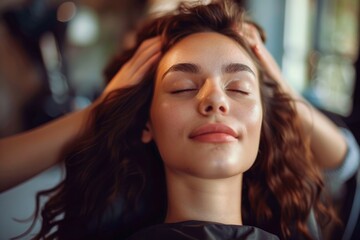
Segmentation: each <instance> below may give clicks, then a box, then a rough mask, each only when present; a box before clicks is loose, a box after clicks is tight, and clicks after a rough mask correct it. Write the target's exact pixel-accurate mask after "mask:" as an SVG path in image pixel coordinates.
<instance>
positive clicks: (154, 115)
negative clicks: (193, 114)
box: [150, 99, 190, 142]
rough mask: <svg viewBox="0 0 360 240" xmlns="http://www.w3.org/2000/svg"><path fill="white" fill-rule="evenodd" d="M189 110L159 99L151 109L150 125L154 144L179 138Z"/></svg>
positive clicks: (182, 105)
mask: <svg viewBox="0 0 360 240" xmlns="http://www.w3.org/2000/svg"><path fill="white" fill-rule="evenodd" d="M189 111H190V110H189V109H187V111H186V110H184V103H182V104H181V105H179V104H176V103H174V102H169V101H166V100H165V99H159V100H158V101H156V102H154V103H153V105H152V107H151V111H150V114H151V116H150V117H151V125H152V130H153V136H154V140H155V142H159V141H162V142H164V141H168V140H171V138H176V137H180V135H181V134H182V132H183V131H184V128H185V127H186V123H187V122H188V116H189Z"/></svg>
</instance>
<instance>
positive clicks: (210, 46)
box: [143, 32, 262, 179]
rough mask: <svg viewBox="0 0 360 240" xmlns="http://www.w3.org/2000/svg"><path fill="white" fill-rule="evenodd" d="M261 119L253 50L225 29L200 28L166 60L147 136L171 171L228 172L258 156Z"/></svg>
mask: <svg viewBox="0 0 360 240" xmlns="http://www.w3.org/2000/svg"><path fill="white" fill-rule="evenodd" d="M261 123H262V105H261V99H260V92H259V80H258V72H257V69H256V67H255V65H254V63H253V62H252V60H251V58H250V57H249V55H248V54H247V53H246V52H245V50H244V49H243V48H242V47H241V46H240V45H239V44H238V43H236V42H235V41H234V40H232V39H230V38H228V37H226V36H224V35H221V34H218V33H213V32H206V33H196V34H193V35H190V36H188V37H186V38H184V39H182V40H181V41H179V42H178V43H177V44H176V45H175V46H173V47H172V48H171V49H170V50H169V51H168V52H167V53H166V54H165V55H164V56H163V58H162V59H161V61H160V64H159V67H158V69H157V75H156V82H155V91H154V97H153V100H152V104H151V109H150V120H149V122H148V124H147V129H146V130H144V133H143V141H144V142H148V141H150V140H151V139H153V140H154V141H155V142H156V145H157V147H158V149H159V152H160V154H161V156H162V159H163V162H164V166H165V170H166V172H167V173H168V172H169V171H171V172H173V173H176V174H186V175H191V176H196V177H201V178H208V179H215V178H225V177H231V176H235V175H238V174H242V173H243V172H244V171H246V170H247V169H249V168H250V167H251V165H252V164H253V163H254V161H255V158H256V155H257V152H258V147H259V139H260V130H261Z"/></svg>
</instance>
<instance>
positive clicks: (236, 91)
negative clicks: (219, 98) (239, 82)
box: [227, 89, 250, 95]
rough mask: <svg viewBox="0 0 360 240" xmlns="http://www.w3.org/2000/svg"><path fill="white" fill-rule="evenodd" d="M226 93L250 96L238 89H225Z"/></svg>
mask: <svg viewBox="0 0 360 240" xmlns="http://www.w3.org/2000/svg"><path fill="white" fill-rule="evenodd" d="M227 91H229V92H235V93H241V94H244V95H249V94H250V93H249V92H247V91H244V90H240V89H227Z"/></svg>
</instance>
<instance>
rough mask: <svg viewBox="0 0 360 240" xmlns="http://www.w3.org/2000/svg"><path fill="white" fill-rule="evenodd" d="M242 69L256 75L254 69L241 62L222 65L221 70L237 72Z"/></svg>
mask: <svg viewBox="0 0 360 240" xmlns="http://www.w3.org/2000/svg"><path fill="white" fill-rule="evenodd" d="M242 71H246V72H249V73H251V74H252V75H254V76H256V75H255V73H254V71H253V70H251V68H250V67H249V66H247V65H245V64H242V63H230V64H228V65H225V66H224V67H223V72H225V73H237V72H242Z"/></svg>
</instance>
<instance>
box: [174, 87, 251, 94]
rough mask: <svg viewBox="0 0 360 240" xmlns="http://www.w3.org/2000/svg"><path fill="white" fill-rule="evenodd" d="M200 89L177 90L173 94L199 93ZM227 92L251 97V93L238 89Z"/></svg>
mask: <svg viewBox="0 0 360 240" xmlns="http://www.w3.org/2000/svg"><path fill="white" fill-rule="evenodd" d="M197 90H198V89H196V88H189V89H179V90H175V91H172V92H171V93H172V94H179V93H185V92H192V91H197ZM227 91H229V92H235V93H240V94H244V95H249V94H250V93H249V92H247V91H242V90H238V89H227Z"/></svg>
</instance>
